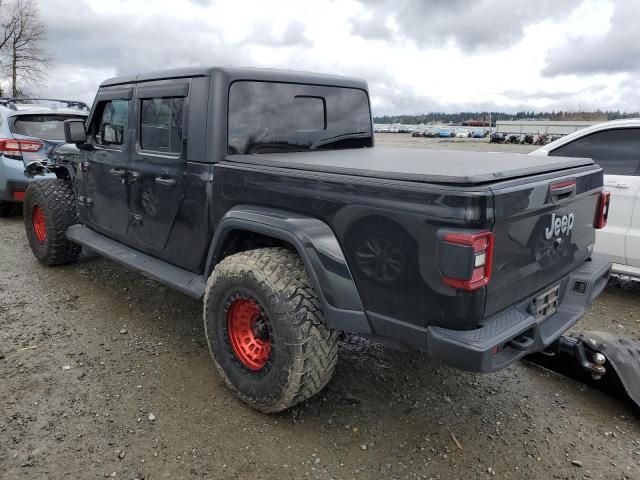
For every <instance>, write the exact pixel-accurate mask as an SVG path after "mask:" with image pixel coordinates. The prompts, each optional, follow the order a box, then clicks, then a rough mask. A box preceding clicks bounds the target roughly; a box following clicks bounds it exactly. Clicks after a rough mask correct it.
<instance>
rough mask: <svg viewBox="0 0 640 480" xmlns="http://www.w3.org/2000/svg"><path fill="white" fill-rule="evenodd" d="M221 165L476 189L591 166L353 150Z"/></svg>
mask: <svg viewBox="0 0 640 480" xmlns="http://www.w3.org/2000/svg"><path fill="white" fill-rule="evenodd" d="M226 160H227V161H232V162H236V163H247V164H252V165H264V166H269V167H281V168H288V169H296V170H309V171H315V172H324V173H336V174H346V175H355V176H363V177H373V178H382V179H387V180H405V181H413V182H428V183H441V184H450V185H480V184H486V183H491V182H496V181H500V180H507V179H511V178H518V177H523V176H529V175H537V174H542V173H549V172H555V171H559V170H566V169H569V168H575V167H583V166H589V165H593V161H592V160H591V159H588V158H567V157H536V156H533V155H524V154H521V153H506V152H505V153H502V152H500V153H498V152H495V153H494V152H469V151H456V150H428V149H417V148H386V147H382V148H381V147H373V148H354V149H347V150H325V151H314V152H299V153H268V154H267V153H265V154H247V155H229V156H228V157H227V158H226Z"/></svg>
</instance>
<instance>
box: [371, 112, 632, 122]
mask: <svg viewBox="0 0 640 480" xmlns="http://www.w3.org/2000/svg"><path fill="white" fill-rule="evenodd" d="M634 117H640V112H620V111H618V110H616V111H610V110H604V111H602V110H596V111H592V112H587V111H579V112H566V111H562V110H560V111H552V112H533V111H531V112H526V111H522V112H516V113H505V112H459V113H442V112H431V113H423V114H420V115H382V116H375V117H373V121H374V123H400V124H403V125H419V124H421V123H425V124H426V123H449V122H452V123H462V122H464V121H467V120H483V121H487V122H488V121H489V118H491V121H492V123H495V121H496V120H523V119H529V120H572V121H574V120H592V121H594V120H598V121H606V120H617V119H619V118H634Z"/></svg>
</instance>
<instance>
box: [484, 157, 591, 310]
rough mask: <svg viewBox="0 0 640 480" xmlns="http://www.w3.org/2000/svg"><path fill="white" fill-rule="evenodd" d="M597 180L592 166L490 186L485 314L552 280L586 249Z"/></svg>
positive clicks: (588, 252) (581, 258) (578, 261)
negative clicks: (491, 213) (491, 242)
mask: <svg viewBox="0 0 640 480" xmlns="http://www.w3.org/2000/svg"><path fill="white" fill-rule="evenodd" d="M602 181H603V180H602V169H600V167H597V166H594V167H583V168H577V169H571V170H567V171H565V172H562V173H560V172H557V173H554V174H547V175H538V176H534V177H526V178H524V179H522V180H516V181H510V182H503V183H500V184H496V185H494V186H493V187H492V190H493V193H494V207H495V210H494V213H495V223H494V227H493V233H494V242H495V243H494V258H493V274H492V278H491V281H490V282H489V284H488V285H487V300H486V307H485V317H486V316H489V315H492V314H494V313H496V312H498V311H500V310H502V309H504V308H506V307H509V306H511V305H513V304H514V303H516V302H518V301H520V300H522V299H524V298H526V297H530V296H532V295H533V294H534V293H537V292H539V291H541V290H544V289H546V288H550V287H552V286H554V284H555V283H556V282H557V281H558V280H559V279H560V278H562V277H563V276H564V275H566V274H567V273H569V272H570V271H572V270H574V269H576V268H577V267H578V266H579V265H580V264H582V263H583V262H584V261H585V260H586V259H587V258H588V257H589V256H590V255H591V253H592V251H593V245H594V243H595V229H594V227H593V222H594V217H595V213H596V206H597V203H598V197H599V192H600V191H601V189H602ZM574 182H575V187H573V185H574Z"/></svg>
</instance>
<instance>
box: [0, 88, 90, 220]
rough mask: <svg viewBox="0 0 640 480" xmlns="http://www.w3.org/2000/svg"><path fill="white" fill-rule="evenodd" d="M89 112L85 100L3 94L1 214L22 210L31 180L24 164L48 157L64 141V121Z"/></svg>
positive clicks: (0, 118)
mask: <svg viewBox="0 0 640 480" xmlns="http://www.w3.org/2000/svg"><path fill="white" fill-rule="evenodd" d="M88 113H89V108H88V107H87V105H86V104H84V103H82V102H75V101H63V100H44V99H14V98H0V217H5V216H8V215H11V214H13V213H17V212H18V211H19V208H18V207H19V206H20V205H21V204H22V200H23V199H24V192H25V190H26V188H27V184H28V183H29V182H31V181H32V179H30V178H28V177H26V176H25V174H24V168H25V164H26V163H30V162H34V161H40V160H44V159H46V158H47V154H48V153H49V151H50V150H51V149H52V148H53V147H55V146H56V145H59V144H61V143H64V128H63V125H64V121H65V120H67V119H71V118H83V119H84V118H86V117H87V114H88ZM39 178H43V177H39Z"/></svg>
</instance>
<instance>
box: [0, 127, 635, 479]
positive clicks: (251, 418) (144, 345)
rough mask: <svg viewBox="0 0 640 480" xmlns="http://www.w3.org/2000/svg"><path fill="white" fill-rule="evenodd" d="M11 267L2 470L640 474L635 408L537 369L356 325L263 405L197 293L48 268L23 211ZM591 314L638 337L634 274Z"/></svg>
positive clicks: (5, 239)
mask: <svg viewBox="0 0 640 480" xmlns="http://www.w3.org/2000/svg"><path fill="white" fill-rule="evenodd" d="M389 137H390V139H384V136H380V137H379V138H378V143H379V144H382V143H386V144H393V143H398V142H403V143H406V144H409V145H413V146H420V145H421V146H425V145H428V146H432V145H431V144H435V145H438V146H440V147H446V148H472V149H480V148H487V149H492V150H493V149H496V148H493V147H494V146H493V145H489V144H488V143H485V142H478V141H475V142H473V143H471V141H468V142H467V141H464V140H461V141H445V142H438V141H437V140H430V139H410V138H409V137H408V136H406V135H390V136H389ZM402 137H404V140H402ZM381 138H382V140H381ZM419 142H422V143H419ZM511 148H515V149H518V151H523V152H525V151H526V150H527V147H521V146H513V147H511ZM0 265H1V266H2V267H1V269H0V381H1V383H0V405H1V409H2V410H1V415H0V478H2V479H17V478H74V479H75V478H83V479H84V478H104V477H116V478H146V479H161V478H167V479H177V478H215V479H217V478H225V479H226V478H237V479H254V478H255V479H258V478H260V479H307V478H308V479H331V478H335V479H379V478H380V479H415V478H417V479H420V478H424V479H429V478H434V479H473V478H480V479H484V478H492V477H494V476H495V477H496V478H513V479H516V478H540V479H547V478H554V479H555V478H558V479H565V478H571V479H573V478H576V479H581V478H606V479H623V478H629V479H637V478H640V421H639V419H638V417H637V416H636V415H637V414H636V410H634V409H633V408H632V407H631V406H630V405H628V404H626V403H624V402H622V401H619V400H616V399H612V398H609V397H607V396H606V395H604V394H602V393H600V392H598V391H595V390H592V389H591V388H589V387H585V386H583V385H581V384H578V383H575V382H572V381H569V380H566V379H563V378H561V377H559V376H557V375H555V374H552V373H549V372H547V371H544V370H541V369H539V368H537V367H533V366H530V365H527V364H523V363H519V364H516V365H514V366H512V367H511V368H509V369H507V370H506V371H503V372H500V373H498V374H493V375H486V376H476V375H471V374H466V373H461V372H457V371H454V370H451V369H449V368H446V367H442V366H439V365H436V364H435V363H433V362H431V361H430V360H429V358H428V357H427V356H426V355H423V354H418V353H404V352H397V351H394V350H390V349H387V348H383V347H380V346H378V345H375V344H372V343H370V342H367V341H365V340H363V339H360V338H357V337H347V338H345V339H344V341H343V342H342V344H341V350H340V360H339V362H338V366H337V371H336V375H335V378H334V379H333V381H332V382H331V383H330V384H329V386H328V388H327V389H326V390H325V391H324V392H323V393H322V394H320V395H319V396H317V397H316V398H314V399H312V400H311V401H309V402H307V403H305V404H303V405H300V406H297V407H295V408H293V409H291V410H290V411H287V412H284V413H281V414H278V415H274V416H265V415H262V414H259V413H256V412H254V411H252V410H250V409H249V408H247V407H246V406H245V405H243V404H242V403H240V402H239V401H237V400H236V399H235V398H234V397H233V396H232V395H231V394H230V393H229V391H227V389H226V388H225V387H224V386H223V385H222V382H221V380H220V378H219V377H218V376H217V374H216V372H215V369H214V368H213V365H212V362H211V360H210V358H209V353H208V351H207V348H206V344H205V339H204V333H203V328H202V320H201V305H200V302H198V301H195V300H193V299H191V298H189V297H186V296H184V295H181V294H179V293H176V292H173V291H171V290H169V289H167V288H165V287H163V286H161V285H159V284H158V283H156V282H154V281H152V280H149V279H147V278H145V277H143V276H140V275H138V274H136V273H132V272H128V271H126V270H125V269H123V268H121V267H119V266H117V265H116V264H114V263H111V262H109V261H106V260H103V259H99V258H96V257H93V256H85V257H83V259H82V261H81V262H80V263H78V264H76V265H72V266H66V267H60V268H46V267H43V266H41V265H39V264H38V263H37V262H36V261H35V259H34V258H33V256H32V255H31V252H30V250H29V248H28V246H27V243H26V240H25V235H24V229H23V226H22V219H21V218H17V217H16V218H10V219H0ZM581 326H582V327H583V328H588V329H606V330H613V331H615V332H618V333H624V334H626V335H628V336H630V337H632V338H634V339H636V340H640V289H638V288H637V286H636V284H634V283H632V282H612V283H611V284H610V286H609V287H608V288H607V290H606V292H605V293H604V294H603V295H602V296H601V297H600V299H599V300H598V301H597V303H596V304H595V305H594V306H593V308H592V309H591V310H590V312H589V314H588V316H587V317H586V318H585V319H584V320H583V321H582V324H581Z"/></svg>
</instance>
